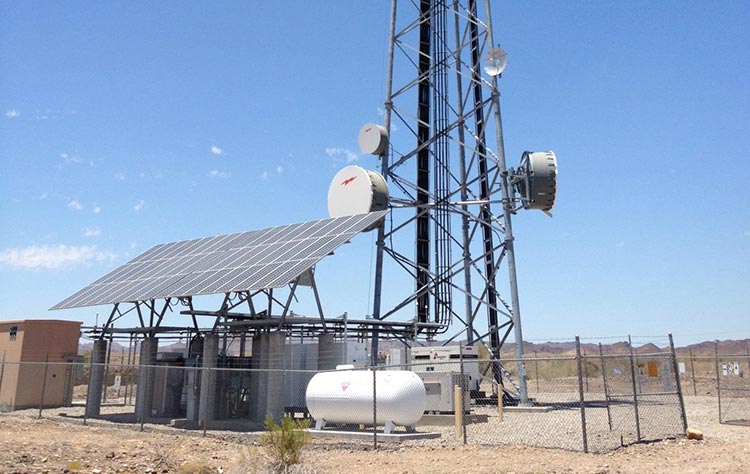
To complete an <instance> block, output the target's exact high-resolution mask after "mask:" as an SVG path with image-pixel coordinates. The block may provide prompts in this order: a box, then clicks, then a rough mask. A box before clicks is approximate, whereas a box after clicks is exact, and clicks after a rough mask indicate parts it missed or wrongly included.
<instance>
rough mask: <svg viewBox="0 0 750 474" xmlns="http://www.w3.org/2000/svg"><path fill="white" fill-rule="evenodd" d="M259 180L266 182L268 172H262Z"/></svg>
mask: <svg viewBox="0 0 750 474" xmlns="http://www.w3.org/2000/svg"><path fill="white" fill-rule="evenodd" d="M260 179H262V180H263V181H265V180H267V179H268V171H264V172H262V173H261V174H260Z"/></svg>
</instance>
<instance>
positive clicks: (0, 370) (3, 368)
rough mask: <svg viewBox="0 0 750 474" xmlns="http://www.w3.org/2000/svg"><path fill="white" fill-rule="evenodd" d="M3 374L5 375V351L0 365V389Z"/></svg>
mask: <svg viewBox="0 0 750 474" xmlns="http://www.w3.org/2000/svg"><path fill="white" fill-rule="evenodd" d="M3 375H5V351H3V365H2V367H0V389H2V388H3Z"/></svg>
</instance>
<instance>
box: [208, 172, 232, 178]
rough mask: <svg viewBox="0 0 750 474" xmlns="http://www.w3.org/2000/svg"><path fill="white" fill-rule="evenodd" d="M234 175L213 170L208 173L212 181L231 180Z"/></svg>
mask: <svg viewBox="0 0 750 474" xmlns="http://www.w3.org/2000/svg"><path fill="white" fill-rule="evenodd" d="M230 176H232V173H229V172H228V171H219V170H211V171H209V172H208V177H209V178H211V179H229V177H230Z"/></svg>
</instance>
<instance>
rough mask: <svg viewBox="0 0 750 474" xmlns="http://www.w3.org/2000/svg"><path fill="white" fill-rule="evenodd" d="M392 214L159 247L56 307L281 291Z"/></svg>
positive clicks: (347, 218) (269, 229)
mask: <svg viewBox="0 0 750 474" xmlns="http://www.w3.org/2000/svg"><path fill="white" fill-rule="evenodd" d="M386 212H387V211H379V212H371V213H369V214H359V215H355V216H345V217H336V218H332V219H323V220H320V221H313V222H305V223H302V224H290V225H285V226H279V227H271V228H268V229H262V230H254V231H250V232H241V233H236V234H228V235H220V236H217V237H206V238H202V239H195V240H185V241H182V242H173V243H169V244H162V245H157V246H156V247H154V248H152V249H150V250H148V251H146V252H145V253H143V254H141V255H139V256H138V257H136V258H134V259H133V260H131V261H130V262H128V263H126V264H125V265H122V266H121V267H119V268H117V269H115V270H114V271H112V272H111V273H109V274H108V275H106V276H104V277H102V278H100V279H99V280H97V281H95V282H94V283H92V284H90V285H89V286H87V287H85V288H83V289H82V290H80V291H78V292H77V293H75V294H74V295H72V296H70V297H68V298H66V299H65V300H63V301H61V302H60V303H58V304H56V305H55V306H53V307H52V308H51V309H67V308H78V307H82V306H97V305H103V304H114V303H123V302H135V301H146V300H151V299H160V298H170V297H186V296H195V295H210V294H217V293H227V292H237V291H253V290H260V289H265V288H280V287H282V286H285V285H287V284H288V283H290V282H291V281H293V280H294V279H295V278H297V277H298V276H300V275H301V274H302V273H304V272H305V271H307V270H308V269H310V268H312V267H313V266H314V265H315V264H316V263H317V262H318V261H320V260H321V259H322V258H323V257H325V256H326V255H328V254H330V253H331V252H332V251H334V250H335V249H337V248H338V247H339V246H341V245H342V244H344V243H346V242H347V241H348V240H349V239H351V238H352V237H353V236H354V235H356V234H358V233H360V232H362V231H363V230H365V229H368V228H371V227H372V226H373V225H374V224H375V223H377V221H378V220H379V219H381V218H382V217H383V216H384V215H385V213H386Z"/></svg>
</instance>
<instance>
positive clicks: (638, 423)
mask: <svg viewBox="0 0 750 474" xmlns="http://www.w3.org/2000/svg"><path fill="white" fill-rule="evenodd" d="M628 349H630V379H631V382H632V384H633V411H634V413H635V439H636V441H638V442H639V443H640V442H641V417H640V415H639V413H638V386H637V385H636V381H635V356H634V355H633V342H632V340H631V339H630V335H629V334H628Z"/></svg>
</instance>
